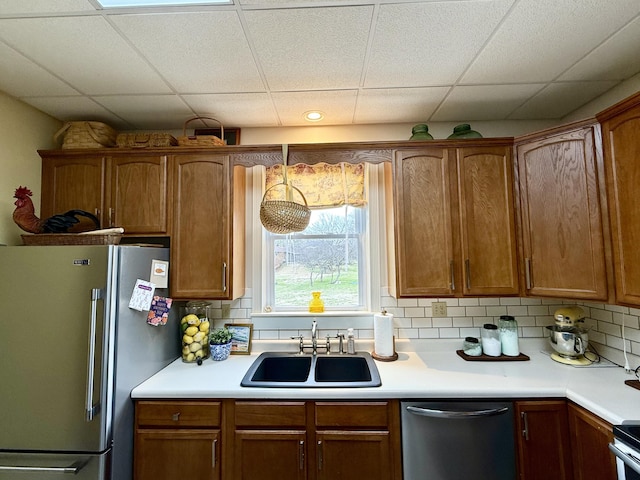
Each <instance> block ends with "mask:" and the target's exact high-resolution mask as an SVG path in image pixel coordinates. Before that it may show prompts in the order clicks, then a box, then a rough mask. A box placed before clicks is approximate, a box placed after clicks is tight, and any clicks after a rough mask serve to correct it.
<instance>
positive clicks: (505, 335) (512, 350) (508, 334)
mask: <svg viewBox="0 0 640 480" xmlns="http://www.w3.org/2000/svg"><path fill="white" fill-rule="evenodd" d="M498 330H499V331H500V344H501V346H502V354H503V355H507V356H509V357H517V356H518V355H520V346H519V344H518V322H516V319H515V318H513V317H512V316H511V315H502V316H501V317H500V319H499V320H498Z"/></svg>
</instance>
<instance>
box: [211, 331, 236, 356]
mask: <svg viewBox="0 0 640 480" xmlns="http://www.w3.org/2000/svg"><path fill="white" fill-rule="evenodd" d="M209 352H210V354H211V359H212V360H226V359H227V358H228V357H229V354H230V353H231V332H230V331H229V329H228V328H226V327H224V328H219V329H217V330H214V331H213V332H211V335H210V336H209Z"/></svg>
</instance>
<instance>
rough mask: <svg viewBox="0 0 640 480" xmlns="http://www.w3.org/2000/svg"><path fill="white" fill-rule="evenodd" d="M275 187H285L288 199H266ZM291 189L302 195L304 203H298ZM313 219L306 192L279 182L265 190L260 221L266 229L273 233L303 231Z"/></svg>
mask: <svg viewBox="0 0 640 480" xmlns="http://www.w3.org/2000/svg"><path fill="white" fill-rule="evenodd" d="M275 187H284V189H285V198H286V199H287V200H266V198H267V194H268V193H269V191H270V190H271V189H273V188H275ZM291 189H293V190H295V191H296V192H298V193H299V194H300V197H302V201H303V202H304V204H301V203H296V202H294V201H293V200H292V199H291V196H292V192H291ZM310 219H311V210H309V207H308V206H307V199H306V198H305V197H304V194H303V193H302V192H301V191H300V190H299V189H298V188H296V187H294V186H293V185H289V184H287V183H277V184H275V185H273V186H271V187H270V188H268V189H267V191H266V192H264V196H263V197H262V202H261V203H260V221H261V222H262V225H263V226H264V228H265V229H267V230H268V231H270V232H271V233H278V234H282V235H284V234H287V233H293V232H301V231H302V230H304V229H305V228H307V225H309V220H310Z"/></svg>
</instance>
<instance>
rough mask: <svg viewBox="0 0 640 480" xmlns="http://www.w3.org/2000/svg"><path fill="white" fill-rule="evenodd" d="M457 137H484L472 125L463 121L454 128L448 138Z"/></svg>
mask: <svg viewBox="0 0 640 480" xmlns="http://www.w3.org/2000/svg"><path fill="white" fill-rule="evenodd" d="M456 138H482V135H481V134H480V133H479V132H476V131H475V130H471V125H469V124H468V123H462V124H460V125H457V126H456V127H454V128H453V133H452V134H451V135H449V136H448V137H447V139H451V140H455V139H456Z"/></svg>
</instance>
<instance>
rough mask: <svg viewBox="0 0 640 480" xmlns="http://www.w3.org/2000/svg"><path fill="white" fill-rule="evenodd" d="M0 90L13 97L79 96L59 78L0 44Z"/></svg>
mask: <svg viewBox="0 0 640 480" xmlns="http://www.w3.org/2000/svg"><path fill="white" fill-rule="evenodd" d="M0 72H2V76H0V90H3V91H5V92H7V93H8V94H10V95H13V96H14V97H23V96H34V95H36V96H38V95H43V94H46V95H79V92H78V91H76V90H74V89H73V88H71V87H70V86H69V85H67V84H66V83H64V82H63V81H62V80H60V79H59V78H56V77H55V76H53V75H51V74H50V73H49V72H47V71H46V70H44V69H42V68H40V67H39V66H38V65H36V64H35V63H33V62H31V61H29V60H27V59H26V58H24V57H23V56H22V55H20V54H19V53H17V52H16V51H15V50H13V49H12V48H9V47H8V46H6V45H5V44H4V43H1V42H0Z"/></svg>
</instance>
